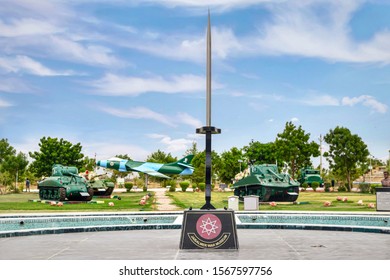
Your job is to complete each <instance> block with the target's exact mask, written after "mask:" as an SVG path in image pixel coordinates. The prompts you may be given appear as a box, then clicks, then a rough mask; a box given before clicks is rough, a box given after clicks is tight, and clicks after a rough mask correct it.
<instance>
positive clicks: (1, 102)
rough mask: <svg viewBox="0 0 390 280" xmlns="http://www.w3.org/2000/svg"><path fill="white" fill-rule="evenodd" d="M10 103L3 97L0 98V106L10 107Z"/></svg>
mask: <svg viewBox="0 0 390 280" xmlns="http://www.w3.org/2000/svg"><path fill="white" fill-rule="evenodd" d="M11 106H12V104H11V103H9V102H8V101H6V100H4V99H0V108H6V107H11Z"/></svg>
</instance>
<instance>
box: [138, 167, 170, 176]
mask: <svg viewBox="0 0 390 280" xmlns="http://www.w3.org/2000/svg"><path fill="white" fill-rule="evenodd" d="M131 169H132V170H134V171H136V172H142V173H145V174H148V175H150V176H155V177H161V178H166V179H168V178H170V177H168V176H167V175H164V174H162V173H160V172H157V171H156V170H154V169H151V168H148V167H146V166H142V165H140V166H138V167H131Z"/></svg>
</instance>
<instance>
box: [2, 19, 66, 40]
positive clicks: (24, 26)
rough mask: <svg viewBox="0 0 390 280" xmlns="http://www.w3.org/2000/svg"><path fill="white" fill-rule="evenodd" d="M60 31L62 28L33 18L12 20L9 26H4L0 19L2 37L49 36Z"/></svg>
mask: <svg viewBox="0 0 390 280" xmlns="http://www.w3.org/2000/svg"><path fill="white" fill-rule="evenodd" d="M61 31H63V29H62V28H58V27H56V26H54V25H52V24H51V23H49V22H47V21H41V20H36V19H33V18H23V19H14V20H11V23H10V24H6V23H5V22H4V21H2V20H1V19H0V35H1V36H2V37H19V36H39V35H51V34H55V33H58V32H61Z"/></svg>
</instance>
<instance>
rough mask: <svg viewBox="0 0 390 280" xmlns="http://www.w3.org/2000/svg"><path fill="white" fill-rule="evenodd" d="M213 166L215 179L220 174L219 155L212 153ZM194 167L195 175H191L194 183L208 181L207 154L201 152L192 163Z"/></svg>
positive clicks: (212, 173)
mask: <svg viewBox="0 0 390 280" xmlns="http://www.w3.org/2000/svg"><path fill="white" fill-rule="evenodd" d="M211 158H212V166H211V178H212V179H213V178H215V176H216V174H218V165H219V160H220V158H219V155H218V154H217V153H216V152H215V151H212V152H211ZM191 164H192V166H193V167H194V173H193V174H192V175H191V179H192V181H193V182H194V183H196V184H199V183H204V182H205V181H206V172H205V170H206V152H205V151H203V152H200V153H198V154H197V155H195V156H194V158H193V159H192V162H191Z"/></svg>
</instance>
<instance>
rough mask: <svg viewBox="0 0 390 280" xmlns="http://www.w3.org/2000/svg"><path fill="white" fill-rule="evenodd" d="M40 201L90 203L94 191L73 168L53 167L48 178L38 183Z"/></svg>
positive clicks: (58, 165)
mask: <svg viewBox="0 0 390 280" xmlns="http://www.w3.org/2000/svg"><path fill="white" fill-rule="evenodd" d="M38 190H39V198H40V199H41V200H58V201H64V200H69V201H90V200H91V199H92V197H93V194H94V191H93V188H91V187H90V185H89V183H88V181H87V180H86V179H85V178H83V177H81V176H79V175H78V170H77V168H76V167H73V166H63V165H61V164H55V165H53V169H52V174H51V176H50V177H47V178H45V179H43V180H42V181H40V182H38Z"/></svg>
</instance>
